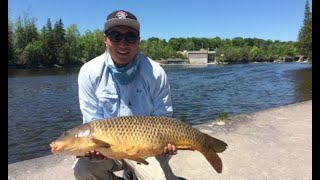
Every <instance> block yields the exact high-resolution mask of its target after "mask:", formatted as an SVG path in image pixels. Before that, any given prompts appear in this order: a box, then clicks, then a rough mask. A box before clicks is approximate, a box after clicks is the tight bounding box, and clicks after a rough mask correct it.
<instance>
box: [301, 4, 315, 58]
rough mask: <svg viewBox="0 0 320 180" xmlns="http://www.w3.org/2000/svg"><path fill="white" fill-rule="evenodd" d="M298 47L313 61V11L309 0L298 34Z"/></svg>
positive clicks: (302, 53)
mask: <svg viewBox="0 0 320 180" xmlns="http://www.w3.org/2000/svg"><path fill="white" fill-rule="evenodd" d="M298 49H299V53H300V54H301V55H305V56H307V57H308V59H309V60H310V61H312V12H311V9H310V5H309V0H306V4H305V10H304V20H303V25H302V27H301V29H300V31H299V35H298Z"/></svg>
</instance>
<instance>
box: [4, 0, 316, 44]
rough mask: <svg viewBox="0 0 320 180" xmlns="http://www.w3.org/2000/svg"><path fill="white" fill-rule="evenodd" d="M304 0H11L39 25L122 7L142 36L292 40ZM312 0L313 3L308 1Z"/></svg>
mask: <svg viewBox="0 0 320 180" xmlns="http://www.w3.org/2000/svg"><path fill="white" fill-rule="evenodd" d="M305 2H306V0H220V1H218V0H215V1H214V0H197V1H191V0H189V1H188V0H185V1H182V0H161V1H160V0H158V1H150V0H138V1H134V0H50V1H49V0H9V1H8V13H9V18H10V20H11V21H15V20H16V19H17V17H18V16H22V15H23V12H28V13H29V16H30V17H35V18H37V21H36V23H37V26H38V29H41V28H42V26H44V25H45V24H46V21H47V19H48V18H50V19H51V22H52V24H54V22H56V21H57V20H59V18H61V19H62V22H63V23H64V28H65V29H66V28H67V27H68V26H70V25H71V24H76V25H77V26H78V29H79V31H80V32H81V34H83V33H84V32H85V31H86V30H95V29H101V30H102V29H103V26H104V22H105V19H106V17H107V15H108V14H109V13H111V12H112V11H114V10H118V9H125V10H128V11H130V12H132V13H133V14H135V15H136V16H137V18H138V19H139V22H140V25H141V38H142V39H147V38H150V37H158V38H161V39H166V40H169V39H170V38H172V37H175V38H178V37H184V38H187V37H206V38H213V37H216V36H218V37H220V38H222V39H226V38H234V37H243V38H261V39H265V40H266V39H271V40H280V41H296V40H297V36H298V33H299V30H300V28H301V26H302V23H303V18H304V8H305ZM309 2H310V5H311V6H312V2H311V1H309Z"/></svg>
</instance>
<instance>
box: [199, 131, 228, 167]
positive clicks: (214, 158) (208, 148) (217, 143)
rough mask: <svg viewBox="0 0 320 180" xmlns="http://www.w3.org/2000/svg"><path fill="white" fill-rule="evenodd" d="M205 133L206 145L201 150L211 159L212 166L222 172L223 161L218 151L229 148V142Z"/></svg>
mask: <svg viewBox="0 0 320 180" xmlns="http://www.w3.org/2000/svg"><path fill="white" fill-rule="evenodd" d="M204 135H205V141H204V142H205V144H204V147H203V148H201V150H199V151H200V152H201V153H202V154H203V155H204V157H205V158H206V159H207V160H208V161H209V163H210V164H211V166H212V167H213V168H214V169H215V170H216V171H217V172H218V173H221V172H222V161H221V159H220V157H219V156H218V154H217V153H220V152H223V151H224V150H226V148H227V146H228V145H227V144H226V143H225V142H223V141H221V140H219V139H216V138H214V137H211V136H209V135H207V134H204Z"/></svg>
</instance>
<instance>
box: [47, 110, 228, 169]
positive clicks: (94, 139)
mask: <svg viewBox="0 0 320 180" xmlns="http://www.w3.org/2000/svg"><path fill="white" fill-rule="evenodd" d="M168 144H172V145H174V146H176V148H177V149H179V150H197V151H199V152H201V153H202V154H203V155H204V156H205V158H206V159H207V160H208V161H209V163H210V164H211V165H212V167H213V168H214V169H215V170H216V171H217V172H218V173H221V171H222V161H221V159H220V157H219V156H218V155H217V153H220V152H223V151H224V150H225V149H226V148H227V144H226V143H225V142H223V141H221V140H219V139H216V138H214V137H211V136H209V135H207V134H205V133H203V132H201V131H199V130H197V129H195V128H193V127H192V126H190V125H189V124H187V123H185V122H183V121H181V120H178V119H174V118H169V117H165V116H124V117H115V118H109V119H98V120H94V121H91V122H89V123H86V124H82V125H80V126H77V127H75V128H72V129H70V130H68V131H67V132H66V133H64V134H63V135H62V136H60V137H59V138H58V139H56V140H55V141H53V142H52V143H51V144H50V146H51V151H52V152H53V153H54V154H60V153H65V154H69V155H77V156H81V155H84V154H85V152H87V151H90V150H92V149H94V150H96V151H99V152H101V153H102V154H103V155H104V156H107V157H108V158H111V159H130V160H134V161H137V162H140V163H143V164H146V165H147V164H148V162H147V161H146V160H145V158H146V157H151V156H157V155H159V154H161V153H162V152H163V149H164V147H165V146H166V145H168Z"/></svg>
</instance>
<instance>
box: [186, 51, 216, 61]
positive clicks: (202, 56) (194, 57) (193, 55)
mask: <svg viewBox="0 0 320 180" xmlns="http://www.w3.org/2000/svg"><path fill="white" fill-rule="evenodd" d="M215 53H216V51H209V50H207V49H200V51H188V60H189V64H208V63H209V62H213V63H214V62H215V61H216V58H215Z"/></svg>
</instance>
